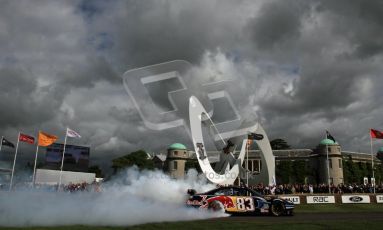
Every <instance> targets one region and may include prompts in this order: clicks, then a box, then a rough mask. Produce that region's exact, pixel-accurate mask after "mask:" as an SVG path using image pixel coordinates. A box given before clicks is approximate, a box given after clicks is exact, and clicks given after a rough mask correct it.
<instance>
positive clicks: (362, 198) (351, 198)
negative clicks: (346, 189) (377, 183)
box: [342, 195, 370, 204]
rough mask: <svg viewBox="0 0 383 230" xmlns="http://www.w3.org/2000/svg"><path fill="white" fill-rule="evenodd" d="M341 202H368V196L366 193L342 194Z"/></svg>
mask: <svg viewBox="0 0 383 230" xmlns="http://www.w3.org/2000/svg"><path fill="white" fill-rule="evenodd" d="M342 203H344V204H368V203H370V196H368V195H344V196H342Z"/></svg>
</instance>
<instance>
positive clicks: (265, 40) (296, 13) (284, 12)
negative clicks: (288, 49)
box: [247, 1, 309, 50]
mask: <svg viewBox="0 0 383 230" xmlns="http://www.w3.org/2000/svg"><path fill="white" fill-rule="evenodd" d="M307 6H309V5H308V4H307V2H305V1H283V2H281V1H269V2H267V3H265V4H264V5H263V6H262V7H261V9H260V13H259V14H258V15H257V16H255V17H254V18H252V19H251V20H250V21H249V23H248V25H247V26H248V28H247V29H249V30H250V31H251V37H252V38H253V40H254V42H255V45H256V46H257V48H258V49H259V50H272V49H273V48H274V46H277V45H280V44H286V43H287V44H291V42H293V41H291V40H295V39H298V38H299V34H300V27H301V20H302V15H303V13H305V10H307ZM305 8H306V9H305Z"/></svg>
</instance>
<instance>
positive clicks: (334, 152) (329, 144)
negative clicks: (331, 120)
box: [316, 139, 343, 185]
mask: <svg viewBox="0 0 383 230" xmlns="http://www.w3.org/2000/svg"><path fill="white" fill-rule="evenodd" d="M316 152H317V153H318V155H319V159H318V160H319V162H318V173H319V182H320V183H324V184H328V179H330V183H332V184H334V185H338V184H340V183H343V162H342V154H341V149H340V145H339V144H338V142H334V141H333V140H330V139H323V140H322V141H321V142H320V143H319V145H318V146H317V151H316ZM327 154H328V163H327ZM327 164H328V168H327ZM328 173H330V174H328Z"/></svg>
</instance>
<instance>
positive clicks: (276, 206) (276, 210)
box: [270, 201, 285, 216]
mask: <svg viewBox="0 0 383 230" xmlns="http://www.w3.org/2000/svg"><path fill="white" fill-rule="evenodd" d="M270 211H271V214H272V215H273V216H282V215H283V214H284V213H285V205H284V204H283V203H282V202H279V201H277V202H273V203H272V204H271V209H270Z"/></svg>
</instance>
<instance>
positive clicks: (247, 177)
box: [246, 139, 250, 187]
mask: <svg viewBox="0 0 383 230" xmlns="http://www.w3.org/2000/svg"><path fill="white" fill-rule="evenodd" d="M246 145H247V146H246V147H247V148H246V187H249V147H250V145H249V139H247V141H246Z"/></svg>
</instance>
